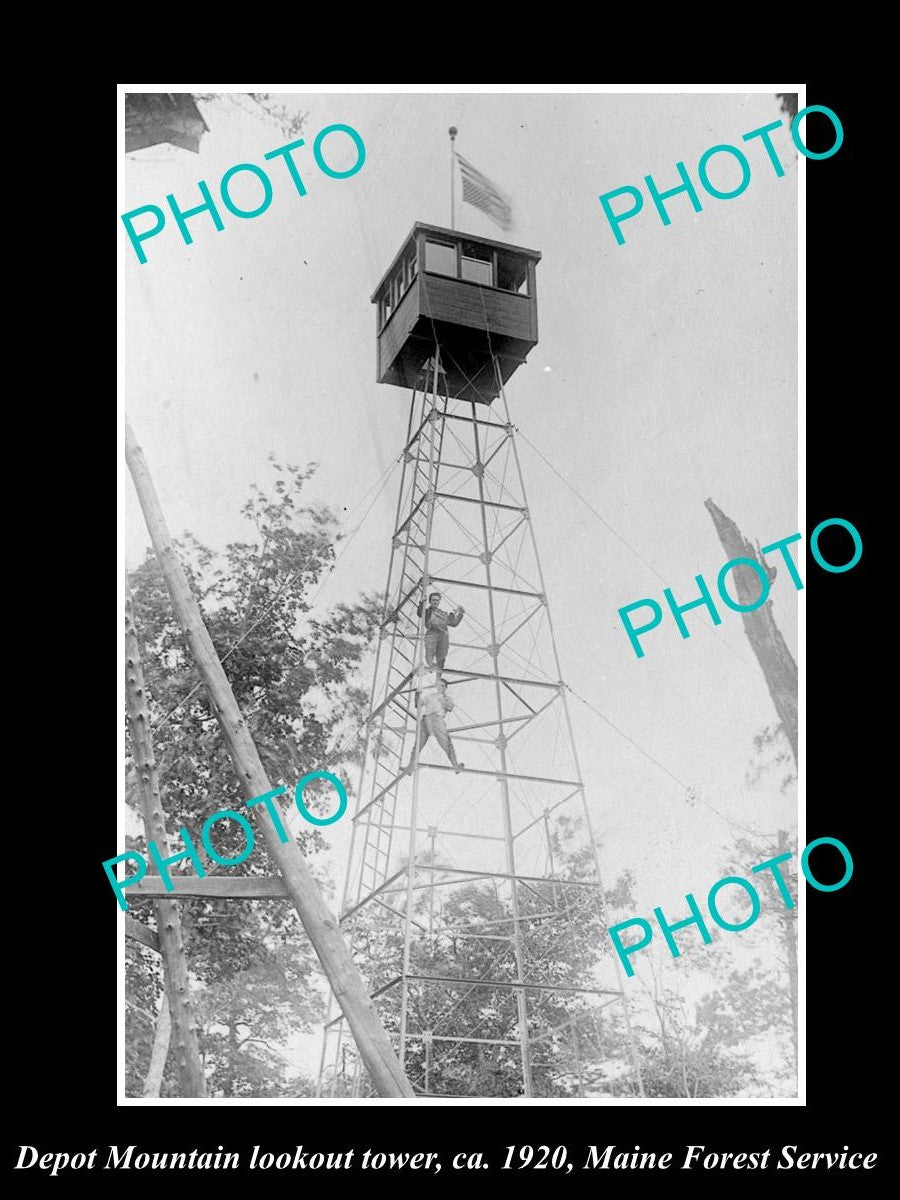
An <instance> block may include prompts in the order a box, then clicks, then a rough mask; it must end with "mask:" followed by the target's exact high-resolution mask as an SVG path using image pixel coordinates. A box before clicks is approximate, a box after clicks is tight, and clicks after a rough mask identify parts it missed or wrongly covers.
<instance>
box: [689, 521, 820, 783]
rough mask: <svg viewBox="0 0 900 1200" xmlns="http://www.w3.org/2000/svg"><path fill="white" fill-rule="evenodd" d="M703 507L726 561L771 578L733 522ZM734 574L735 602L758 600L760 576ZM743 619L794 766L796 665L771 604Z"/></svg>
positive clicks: (744, 571) (740, 571)
mask: <svg viewBox="0 0 900 1200" xmlns="http://www.w3.org/2000/svg"><path fill="white" fill-rule="evenodd" d="M705 503H706V507H707V509H708V510H709V515H710V516H711V517H712V519H713V524H714V525H715V527H716V532H717V533H718V535H719V541H720V542H721V543H722V545H723V546H724V548H725V553H726V554H727V555H728V557H729V559H732V558H749V559H752V560H753V561H755V562H758V563H760V565H761V566H762V567H763V569H764V570H767V571H769V572H770V574H771V572H772V568H771V567H769V566H768V565H767V564H766V563H765V562H763V560H762V558H761V556H760V555H759V554H757V553H756V551H755V550H754V548H753V547H752V546H751V545H750V543H749V542H748V541H747V539H746V538H745V537H744V536H743V534H742V533H741V531H740V530H739V529H738V527H737V525H735V523H734V521H732V520H731V518H730V517H726V516H725V514H724V513H723V512H722V510H721V509H720V508H717V507H716V505H715V504H714V503H713V502H712V500H707V501H706V502H705ZM733 574H734V583H735V588H736V589H737V599H738V602H739V603H740V604H746V605H750V604H753V603H754V601H756V600H758V599H759V576H758V575H757V573H756V572H755V571H754V570H753V569H752V567H744V566H740V567H735V568H734V572H733ZM742 616H743V620H744V632H745V633H746V634H747V638H748V640H749V642H750V645H751V646H752V647H753V653H754V654H755V655H756V658H757V661H758V662H759V665H760V666H761V667H762V672H763V675H764V676H765V679H766V685H767V686H768V689H769V694H770V695H771V697H772V702H773V703H774V705H775V711H776V712H777V713H778V718H779V720H780V721H781V724H782V725H783V726H784V732H785V734H786V735H787V740H788V741H789V742H790V745H791V750H792V751H793V755H794V762H797V664H796V663H795V662H794V658H793V655H792V654H791V652H790V650H788V648H787V645H786V643H785V640H784V638H783V637H782V636H781V630H780V629H779V628H778V626H777V625H776V624H775V618H774V617H773V616H772V602H771V601H770V600H767V601H766V603H765V604H763V605H762V606H761V607H760V608H757V609H754V611H753V612H746V613H743V614H742Z"/></svg>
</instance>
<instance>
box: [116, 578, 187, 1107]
mask: <svg viewBox="0 0 900 1200" xmlns="http://www.w3.org/2000/svg"><path fill="white" fill-rule="evenodd" d="M125 706H126V711H127V714H128V729H129V732H130V733H131V749H132V753H133V755H134V766H135V773H136V775H137V789H138V795H139V797H140V802H141V814H142V816H143V818H144V832H145V834H146V837H147V841H148V842H151V841H152V842H156V844H157V846H159V847H160V849H162V850H163V853H164V854H165V856H166V857H168V855H169V850H168V838H167V835H166V818H165V814H164V812H163V807H162V798H161V796H160V791H159V775H158V772H157V770H156V759H155V758H154V756H153V739H152V737H151V734H150V710H149V707H148V705H147V693H146V691H145V689H144V673H143V670H142V668H141V654H140V647H139V645H138V638H137V630H136V629H135V626H134V614H133V612H132V607H131V597H130V596H129V595H127V594H126V598H125ZM148 869H149V870H151V871H152V870H153V869H154V866H153V864H152V863H151V865H150V867H149V868H148ZM154 907H155V909H156V923H157V926H158V937H159V951H160V954H161V955H162V960H163V977H164V979H165V983H166V995H167V996H168V1008H169V1013H170V1015H171V1025H172V1031H173V1033H174V1042H175V1057H176V1062H177V1065H178V1079H179V1083H180V1088H181V1094H182V1096H185V1097H187V1096H205V1095H206V1077H205V1075H204V1073H203V1066H202V1063H201V1061H200V1046H199V1043H198V1041H197V1023H196V1021H195V1019H194V1010H193V1005H192V1004H191V993H190V984H189V981H188V968H187V959H186V958H185V953H184V940H183V938H182V934H181V917H180V916H179V913H178V906H177V904H176V903H175V901H174V900H155V901H154ZM154 1046H155V1043H154Z"/></svg>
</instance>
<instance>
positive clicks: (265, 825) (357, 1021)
mask: <svg viewBox="0 0 900 1200" xmlns="http://www.w3.org/2000/svg"><path fill="white" fill-rule="evenodd" d="M125 456H126V458H127V460H128V467H129V470H130V471H131V477H132V479H133V480H134V486H135V489H136V490H137V494H138V499H139V500H140V504H141V508H142V509H143V513H144V519H145V520H146V522H147V529H148V530H149V533H150V538H151V540H152V542H153V548H154V550H155V551H156V555H157V558H158V559H159V564H160V566H161V568H162V572H163V575H164V577H165V580H166V585H167V586H168V589H169V594H170V595H171V597H172V605H173V607H174V610H175V615H176V616H177V618H178V622H179V624H180V625H181V628H182V629H183V630H184V633H185V637H186V638H187V642H188V646H189V648H190V651H191V654H192V655H193V657H194V661H195V663H196V664H197V669H198V670H199V672H200V675H201V677H202V679H203V682H204V684H205V685H206V689H207V691H208V693H209V698H210V700H211V702H212V706H213V710H214V712H215V714H216V718H217V719H218V722H219V725H220V727H221V729H222V733H223V736H224V738H225V743H226V746H227V748H228V753H229V754H230V756H231V760H232V762H233V763H234V767H235V770H236V772H237V775H238V778H239V780H240V783H241V787H242V789H243V791H244V794H245V795H246V797H247V799H252V798H253V797H255V796H261V795H263V794H264V793H266V792H271V791H272V790H273V789H272V784H271V783H270V782H269V778H268V775H267V774H266V770H265V768H264V767H263V764H262V760H261V759H260V757H259V752H258V750H257V749H256V745H255V743H254V741H253V738H252V737H251V735H250V731H249V730H248V728H247V724H246V722H245V720H244V717H243V714H242V713H241V710H240V707H239V705H238V703H237V700H236V699H235V697H234V692H232V690H231V685H230V683H229V682H228V676H227V675H226V674H225V671H224V669H223V667H222V664H221V662H220V661H219V658H218V655H217V654H216V651H215V647H214V646H213V644H212V639H211V638H210V636H209V631H208V630H207V628H206V626H205V624H204V623H203V617H202V615H201V613H200V609H199V606H198V605H197V602H196V600H195V599H194V596H193V594H192V592H191V589H190V585H189V584H188V581H187V578H186V576H185V574H184V570H183V569H182V566H181V563H180V562H179V561H178V557H177V555H176V553H175V547H174V546H173V545H172V539H171V537H170V535H169V531H168V529H167V528H166V522H165V518H164V517H163V514H162V509H161V508H160V504H159V498H158V496H157V495H156V489H155V488H154V486H153V480H152V479H151V477H150V472H149V470H148V468H147V463H146V460H145V458H144V454H143V451H142V450H141V448H140V446H138V444H137V441H136V440H135V436H134V432H133V430H132V428H131V426H130V425H129V423H128V422H127V421H126V423H125ZM276 803H277V801H276ZM254 811H255V813H256V820H257V821H258V823H259V826H260V828H261V830H262V834H263V837H264V839H265V842H266V845H267V846H268V848H269V853H270V854H271V855H272V858H273V859H274V861H275V862H276V863H277V864H278V868H279V870H280V871H281V874H282V875H283V876H284V881H285V885H286V887H287V891H288V895H289V896H290V898H291V900H292V901H293V903H294V906H295V908H296V909H297V912H298V913H299V915H300V920H301V921H302V922H303V928H304V929H305V930H306V933H307V936H308V937H309V940H310V942H311V943H312V946H313V949H314V950H315V952H316V954H317V955H318V958H319V961H320V962H321V964H322V967H323V968H324V971H325V974H326V976H327V977H328V981H329V983H330V984H331V987H332V990H333V991H334V994H335V997H336V999H337V1001H338V1003H339V1004H340V1006H341V1009H342V1011H343V1013H344V1016H345V1017H346V1018H347V1023H348V1024H349V1026H350V1029H351V1031H352V1033H353V1036H354V1038H355V1040H356V1045H357V1047H358V1049H359V1052H360V1055H361V1056H362V1059H363V1062H364V1063H365V1065H366V1067H367V1068H368V1070H369V1074H370V1075H371V1077H372V1082H373V1084H374V1085H375V1088H376V1090H377V1091H378V1093H379V1094H380V1095H382V1096H412V1095H413V1094H414V1093H413V1090H412V1087H411V1086H410V1084H409V1081H408V1080H407V1078H406V1076H405V1075H404V1073H403V1068H402V1067H401V1066H400V1062H399V1060H398V1058H397V1055H396V1053H395V1052H394V1048H393V1047H392V1045H391V1042H390V1038H389V1037H388V1035H387V1032H386V1030H385V1028H384V1026H383V1025H382V1023H381V1020H380V1019H379V1016H378V1013H377V1012H376V1010H375V1006H374V1004H373V1003H372V1000H371V998H370V997H369V994H368V992H367V990H366V985H365V983H364V982H363V979H362V976H361V975H360V973H359V971H358V970H357V968H356V964H355V963H354V962H353V958H352V956H351V954H350V951H349V949H348V948H347V945H346V943H345V942H344V938H343V935H342V933H341V929H340V926H339V924H338V921H337V918H336V917H335V916H334V914H333V913H332V912H331V911H330V910H329V908H328V906H327V905H326V903H325V901H324V900H323V899H322V894H321V892H320V891H319V888H318V885H317V884H316V881H315V880H314V879H313V877H312V874H311V872H310V870H309V867H308V866H307V865H306V860H305V859H304V857H303V855H302V853H301V852H300V848H299V846H298V845H297V844H296V842H294V841H288V842H286V843H282V842H281V840H280V838H279V836H278V832H277V830H276V828H275V824H274V822H273V820H272V818H271V817H270V816H269V814H268V812H266V811H265V810H264V809H263V807H262V806H256V807H255V809H254Z"/></svg>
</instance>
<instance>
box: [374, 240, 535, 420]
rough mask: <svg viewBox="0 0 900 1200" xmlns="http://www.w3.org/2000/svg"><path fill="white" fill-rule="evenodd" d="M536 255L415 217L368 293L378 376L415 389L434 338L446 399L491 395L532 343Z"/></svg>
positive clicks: (485, 400)
mask: <svg viewBox="0 0 900 1200" xmlns="http://www.w3.org/2000/svg"><path fill="white" fill-rule="evenodd" d="M540 257H541V256H540V254H539V253H538V251H537V250H526V249H525V248H524V247H522V246H510V245H507V244H506V243H505V242H495V241H491V240H490V239H489V238H481V237H479V238H476V237H472V236H471V235H470V234H464V233H459V232H458V231H455V230H452V229H442V228H441V227H440V226H437V225H423V224H422V223H421V222H419V221H417V222H416V224H415V225H414V226H413V228H412V232H411V233H410V235H409V237H408V238H407V239H406V241H405V242H404V243H403V245H402V247H401V248H400V252H399V253H398V254H397V257H396V258H395V259H394V261H393V262H392V263H391V265H390V267H389V268H388V269H387V271H386V273H385V275H384V277H383V279H382V280H381V282H380V283H379V285H378V287H377V288H376V289H375V292H374V294H373V296H372V303H373V304H375V305H376V312H377V329H378V382H379V383H393V384H396V385H397V386H398V387H405V388H412V387H414V386H415V384H416V381H417V379H418V378H419V375H420V373H421V369H422V364H423V362H424V361H425V360H426V359H427V358H428V357H429V355H430V354H431V351H432V348H433V346H434V344H435V341H436V340H437V341H438V342H439V343H440V346H441V350H442V358H443V369H444V374H445V378H446V385H447V393H448V396H449V398H450V399H451V400H470V401H476V402H477V403H481V404H490V403H491V401H493V400H496V399H497V396H498V395H499V389H500V386H501V385H502V384H505V383H506V382H507V380H508V379H509V377H510V376H511V375H512V373H513V371H515V369H516V367H518V366H520V365H521V364H522V363H523V362H524V361H525V359H526V357H527V355H528V352H529V351H530V350H531V349H532V348H533V347H534V346H535V345H536V344H537V340H538V326H537V295H536V286H535V267H536V266H537V264H538V262H539V261H540ZM495 363H496V365H497V370H495V366H494V364H495Z"/></svg>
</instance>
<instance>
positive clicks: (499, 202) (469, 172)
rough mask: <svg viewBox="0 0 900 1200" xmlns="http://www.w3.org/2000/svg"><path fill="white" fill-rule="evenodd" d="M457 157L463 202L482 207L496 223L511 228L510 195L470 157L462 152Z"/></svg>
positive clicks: (502, 227) (504, 227)
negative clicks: (470, 159) (465, 156)
mask: <svg viewBox="0 0 900 1200" xmlns="http://www.w3.org/2000/svg"><path fill="white" fill-rule="evenodd" d="M456 157H457V160H458V161H459V171H460V175H461V176H462V198H463V203H465V204H471V205H472V206H473V207H474V208H480V209H481V211H482V212H483V213H485V214H486V215H487V216H488V217H490V219H491V220H492V221H493V222H494V224H495V225H499V226H500V228H501V229H509V228H510V227H511V226H512V203H511V201H510V199H509V197H508V196H507V195H506V193H505V192H502V191H501V190H500V188H498V187H497V185H496V183H492V182H491V181H490V179H488V177H487V176H486V175H482V173H481V172H480V171H479V170H478V169H477V168H476V167H473V166H472V164H471V163H470V162H469V161H468V159H465V158H463V156H462V155H461V154H457V156H456Z"/></svg>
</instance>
